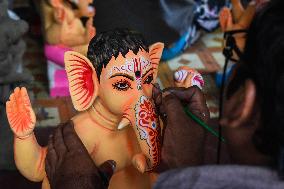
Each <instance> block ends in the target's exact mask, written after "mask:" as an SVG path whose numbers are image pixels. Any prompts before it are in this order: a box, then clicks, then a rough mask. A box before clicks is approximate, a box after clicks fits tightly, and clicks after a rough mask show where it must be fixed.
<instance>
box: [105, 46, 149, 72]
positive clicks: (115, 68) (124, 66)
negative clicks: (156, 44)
mask: <svg viewBox="0 0 284 189" xmlns="http://www.w3.org/2000/svg"><path fill="white" fill-rule="evenodd" d="M151 67H152V64H151V61H150V56H149V53H148V52H146V51H145V50H139V51H138V52H137V54H134V53H133V51H131V50H129V52H128V53H127V54H126V55H125V56H124V57H123V55H122V54H121V53H119V55H118V56H117V58H115V57H114V56H113V57H112V58H111V60H110V61H109V63H108V64H107V66H106V68H104V69H103V70H102V71H103V72H104V73H105V74H106V77H111V76H112V75H114V74H117V73H124V74H127V75H130V76H134V75H135V71H137V69H138V70H139V71H141V73H142V74H143V73H145V72H146V71H147V70H149V69H150V68H151Z"/></svg>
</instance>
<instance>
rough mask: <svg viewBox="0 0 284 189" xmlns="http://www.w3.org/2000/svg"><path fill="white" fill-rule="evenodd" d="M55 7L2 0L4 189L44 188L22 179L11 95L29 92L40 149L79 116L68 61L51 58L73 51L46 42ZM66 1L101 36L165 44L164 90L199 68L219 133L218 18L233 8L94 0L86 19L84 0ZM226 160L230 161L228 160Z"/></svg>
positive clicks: (185, 1) (210, 0)
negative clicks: (8, 107)
mask: <svg viewBox="0 0 284 189" xmlns="http://www.w3.org/2000/svg"><path fill="white" fill-rule="evenodd" d="M50 1H52V0H50ZM50 1H49V0H0V100H1V101H0V188H1V189H2V188H3V189H4V188H22V189H23V188H29V189H31V188H40V187H41V184H40V183H32V182H30V181H27V180H26V179H25V178H24V177H22V176H21V175H20V173H19V172H18V171H17V170H16V167H15V164H14V159H13V134H12V132H11V129H10V127H9V124H8V122H7V117H6V112H5V102H6V101H7V100H8V98H9V95H10V94H11V92H12V91H13V89H14V88H15V87H16V86H25V87H27V89H28V92H29V96H30V97H31V100H32V105H33V108H34V110H35V112H36V117H37V125H36V129H35V133H36V136H37V139H38V141H39V143H40V144H41V145H46V143H47V139H48V136H49V135H50V133H51V132H52V130H53V129H54V127H56V126H57V125H58V124H59V123H61V122H65V121H67V120H69V119H70V118H71V117H72V116H73V115H74V114H75V113H76V111H75V110H74V109H73V106H72V103H71V100H70V97H69V92H68V83H67V79H66V74H65V71H64V63H62V60H57V59H56V58H54V54H52V52H61V50H62V49H63V50H62V52H64V51H65V50H66V49H70V48H71V49H72V47H70V46H68V45H64V44H57V43H56V40H55V38H56V37H54V38H52V37H51V38H50V37H49V36H50V34H49V32H50V31H49V29H50V28H51V26H52V24H55V22H56V19H54V18H53V16H54V15H55V14H54V12H55V11H54V5H53V4H52V2H50ZM63 1H64V3H65V4H64V5H66V7H67V8H66V9H68V11H69V9H70V11H73V13H74V15H75V17H76V18H77V19H80V20H81V22H82V27H83V28H84V29H86V21H87V20H88V19H89V18H90V17H92V18H93V27H94V28H95V30H96V33H100V32H102V31H107V30H110V29H114V28H117V27H126V28H130V29H133V30H137V31H139V32H141V33H142V34H143V35H144V37H145V39H146V41H147V42H148V44H149V45H150V44H152V43H154V42H159V41H160V42H163V43H165V45H166V48H165V50H164V52H163V56H162V62H161V63H160V66H159V74H158V83H159V84H160V86H161V87H162V88H165V87H169V86H173V72H174V71H175V70H176V69H177V68H178V67H179V66H184V65H186V66H189V67H191V68H194V69H197V70H198V71H199V72H200V73H201V74H202V76H203V77H204V79H205V87H204V88H203V92H204V93H205V96H206V100H207V105H208V106H209V110H210V116H211V118H212V120H211V123H210V125H211V126H212V127H217V117H218V95H219V94H218V93H219V88H218V86H219V84H220V81H219V80H220V75H222V73H221V71H222V67H223V65H224V61H225V60H224V57H223V54H222V39H223V33H222V32H221V30H220V29H219V18H218V17H219V12H220V10H221V9H222V8H223V7H225V6H227V7H230V1H227V0H143V1H141V0H120V1H117V0H94V1H93V2H92V1H90V2H88V3H87V5H86V6H87V9H86V10H89V12H93V14H90V15H87V16H86V15H84V14H81V12H80V9H81V6H80V1H84V0H63ZM243 4H244V5H246V4H247V2H246V1H243ZM82 6H83V5H82ZM87 12H88V11H87ZM52 31H53V30H52ZM54 31H55V32H56V31H58V32H60V31H61V30H60V29H59V30H56V29H55V30H54ZM54 31H53V32H51V33H52V34H54V33H55V32H54ZM51 36H52V35H51ZM62 45H63V47H62ZM57 48H59V49H60V50H59V51H57ZM61 59H62V58H61ZM207 143H208V145H207V149H206V154H207V155H206V162H207V163H208V164H211V163H215V162H216V157H215V153H216V145H217V139H216V138H214V137H212V136H210V135H208V136H207ZM223 159H224V161H223V162H226V157H223Z"/></svg>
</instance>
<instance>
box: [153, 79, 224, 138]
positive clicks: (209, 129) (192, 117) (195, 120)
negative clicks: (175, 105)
mask: <svg viewBox="0 0 284 189" xmlns="http://www.w3.org/2000/svg"><path fill="white" fill-rule="evenodd" d="M152 85H153V86H154V87H155V88H156V89H158V90H159V91H160V93H162V92H163V91H162V90H161V89H160V88H158V87H157V86H155V85H154V84H152ZM168 92H170V91H168ZM173 95H174V94H173ZM183 110H184V112H185V114H186V115H187V116H188V117H190V118H191V119H192V120H193V121H194V122H195V123H197V124H198V125H200V126H201V127H203V128H204V129H205V130H207V131H208V132H210V133H211V134H212V135H214V136H216V137H218V138H219V139H220V140H221V141H222V142H225V139H224V138H223V137H222V136H220V134H219V133H218V132H217V131H215V130H214V129H212V128H211V127H210V126H208V125H207V124H206V123H204V122H203V121H202V120H201V119H199V118H198V117H197V116H196V115H194V114H193V113H191V112H190V111H189V109H188V107H187V106H185V107H183Z"/></svg>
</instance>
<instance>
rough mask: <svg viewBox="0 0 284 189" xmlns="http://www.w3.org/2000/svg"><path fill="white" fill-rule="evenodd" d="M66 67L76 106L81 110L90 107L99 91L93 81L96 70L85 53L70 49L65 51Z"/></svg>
mask: <svg viewBox="0 0 284 189" xmlns="http://www.w3.org/2000/svg"><path fill="white" fill-rule="evenodd" d="M65 69H66V72H67V76H68V80H69V90H70V93H71V97H72V101H73V104H74V106H75V108H76V109H77V110H79V111H83V110H86V109H87V108H89V107H90V106H91V105H92V103H93V100H94V98H95V96H96V93H97V91H95V90H96V88H97V87H95V84H97V82H94V81H93V74H95V70H94V68H93V66H92V64H91V63H90V61H89V60H88V59H87V58H86V57H84V56H83V55H81V54H79V53H76V52H73V51H68V52H66V53H65Z"/></svg>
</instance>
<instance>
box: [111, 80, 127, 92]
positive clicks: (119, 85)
mask: <svg viewBox="0 0 284 189" xmlns="http://www.w3.org/2000/svg"><path fill="white" fill-rule="evenodd" d="M112 87H113V88H114V89H116V90H118V91H127V90H128V89H129V88H131V84H130V83H129V82H128V81H126V80H120V81H118V82H116V83H114V84H112ZM131 89H132V88H131Z"/></svg>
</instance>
